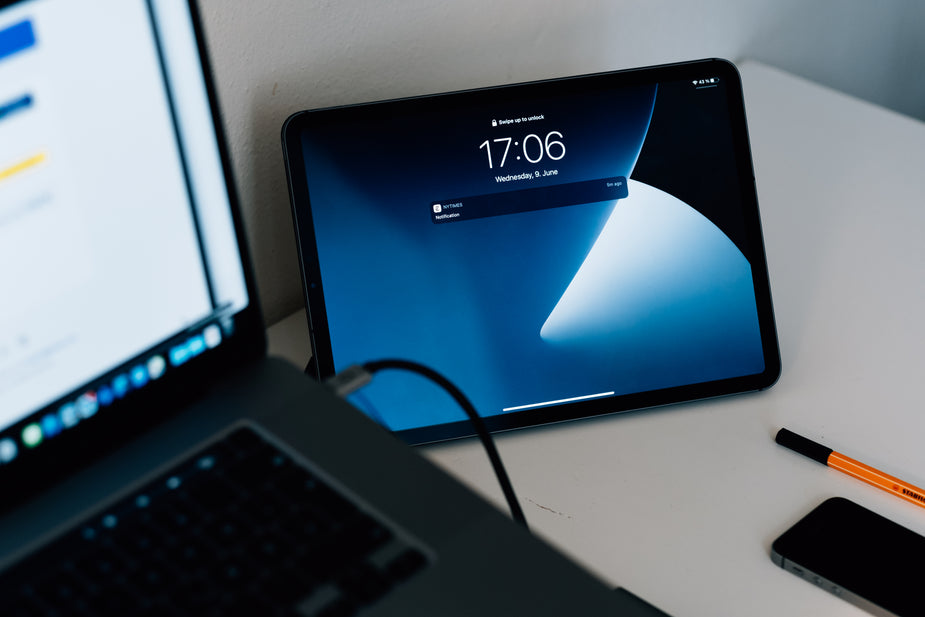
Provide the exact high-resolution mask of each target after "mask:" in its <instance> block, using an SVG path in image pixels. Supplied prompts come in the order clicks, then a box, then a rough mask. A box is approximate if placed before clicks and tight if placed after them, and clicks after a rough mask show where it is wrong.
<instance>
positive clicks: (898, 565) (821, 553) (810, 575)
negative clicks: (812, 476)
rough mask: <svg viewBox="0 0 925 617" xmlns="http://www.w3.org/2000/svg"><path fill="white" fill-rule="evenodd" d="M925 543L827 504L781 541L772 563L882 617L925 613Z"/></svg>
mask: <svg viewBox="0 0 925 617" xmlns="http://www.w3.org/2000/svg"><path fill="white" fill-rule="evenodd" d="M923 554H925V537H923V536H920V535H919V534H917V533H915V532H913V531H911V530H909V529H907V528H905V527H903V526H901V525H899V524H897V523H894V522H893V521H891V520H889V519H887V518H884V517H883V516H880V515H879V514H876V513H874V512H871V511H870V510H867V509H866V508H863V507H861V506H859V505H858V504H856V503H854V502H852V501H849V500H847V499H844V498H842V497H834V498H832V499H828V500H826V501H824V502H823V503H822V504H820V505H819V506H818V507H816V509H815V510H813V511H812V512H810V513H809V514H807V515H806V516H805V517H804V518H803V519H801V520H800V521H799V522H798V523H796V524H795V525H794V526H793V527H791V528H790V529H789V530H787V531H786V532H785V533H784V534H783V535H781V536H780V537H779V538H777V540H775V541H774V544H773V545H772V547H771V558H772V559H773V560H774V561H775V563H777V564H778V565H780V566H781V567H782V568H784V569H785V570H788V571H790V572H792V573H793V574H796V575H797V576H800V577H802V578H805V579H806V580H807V581H809V582H811V583H814V584H816V585H818V586H820V587H822V588H823V589H826V590H827V591H830V592H832V593H834V594H835V595H837V596H840V597H842V598H844V599H845V600H848V601H849V602H852V603H854V604H857V605H859V606H860V607H861V608H864V609H865V610H868V611H871V612H873V613H875V614H881V615H897V616H899V617H909V616H912V615H922V614H923V612H925V600H923V599H922V597H921V594H920V593H919V589H920V587H921V584H922V581H923V580H925V565H923V563H922V561H921V559H920V556H921V555H923Z"/></svg>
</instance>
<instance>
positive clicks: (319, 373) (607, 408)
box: [282, 59, 781, 444]
mask: <svg viewBox="0 0 925 617" xmlns="http://www.w3.org/2000/svg"><path fill="white" fill-rule="evenodd" d="M703 75H716V76H718V77H719V78H720V79H722V80H723V81H724V85H725V87H726V92H727V103H728V108H729V119H730V123H731V126H730V128H731V130H732V137H733V145H734V149H735V160H736V162H737V172H738V184H739V186H740V188H741V198H742V203H743V207H744V209H745V211H744V212H743V219H744V222H745V225H746V233H747V239H748V242H749V244H750V245H751V246H752V247H754V248H753V250H752V251H750V254H749V263H750V265H751V268H752V277H753V282H754V288H755V300H756V305H757V308H758V321H759V329H760V336H761V341H762V347H763V350H762V351H763V356H764V366H765V369H764V371H762V372H761V373H758V374H752V375H746V376H739V377H732V378H727V379H720V380H715V381H708V382H702V383H694V384H687V385H681V386H674V387H669V388H664V389H658V390H650V391H643V392H637V393H629V394H622V395H616V396H611V397H606V398H601V399H595V400H589V401H580V402H572V403H564V404H559V405H555V406H549V407H538V408H533V409H529V410H524V411H516V412H509V413H502V414H498V415H488V416H485V423H486V426H487V427H488V429H489V430H491V431H505V430H511V429H516V428H522V427H527V426H535V425H541V424H549V423H553V422H561V421H566V420H574V419H578V418H583V417H589V416H598V415H603V414H611V413H618V412H625V411H631V410H637V409H643V408H650V407H656V406H662V405H668V404H674V403H681V402H687V401H693V400H700V399H706V398H714V397H719V396H725V395H731V394H739V393H745V392H753V391H758V390H763V389H766V388H768V387H770V386H772V385H773V384H774V383H775V382H776V381H777V379H778V377H779V375H780V370H781V365H780V352H779V348H778V339H777V332H776V326H775V321H774V313H773V307H772V303H771V292H770V283H769V277H768V270H767V259H766V255H765V250H764V241H763V237H762V231H761V222H760V215H759V210H758V199H757V192H756V187H755V181H754V170H753V165H752V158H751V150H750V145H749V140H748V128H747V121H746V117H745V108H744V100H743V95H742V85H741V80H740V77H739V74H738V71H737V70H736V68H735V66H734V65H733V64H732V63H730V62H728V61H725V60H719V59H707V60H698V61H694V62H685V63H678V64H670V65H661V66H653V67H644V68H639V69H630V70H624V71H613V72H607V73H596V74H590V75H581V76H577V77H567V78H561V79H552V80H544V81H538V82H528V83H521V84H514V85H506V86H497V87H491V88H481V89H477V90H467V91H458V92H452V93H446V94H436V95H426V96H420V97H413V98H406V99H395V100H390V101H380V102H374V103H366V104H358V105H347V106H341V107H333V108H325V109H318V110H308V111H303V112H298V113H296V114H293V115H292V116H290V117H289V118H288V119H287V120H286V122H285V124H284V125H283V130H282V142H283V152H284V158H285V164H286V173H287V178H288V184H289V193H290V204H291V207H292V216H293V224H294V228H295V236H296V244H297V249H298V253H299V263H300V268H301V278H302V285H303V292H304V295H305V300H306V307H307V313H308V320H309V332H310V339H311V344H312V363H311V372H312V373H313V374H314V376H315V377H316V378H319V379H324V378H326V377H329V376H331V375H333V374H334V372H335V366H334V359H333V351H332V346H331V337H330V332H329V330H328V319H327V312H326V308H325V302H324V292H323V284H322V276H321V270H320V265H319V263H318V253H317V246H316V243H315V231H314V225H313V221H312V215H311V205H310V200H309V191H308V184H307V182H308V180H307V178H306V170H305V165H304V159H303V154H302V139H301V136H302V134H303V132H304V131H306V130H311V127H312V126H313V124H314V123H325V122H328V121H330V120H338V121H342V120H343V119H344V118H351V117H353V116H355V115H357V114H360V115H362V116H363V117H364V120H368V119H369V117H375V116H376V115H377V114H379V115H380V116H381V117H387V116H388V115H389V114H391V113H392V111H393V110H395V109H401V110H402V113H408V112H409V111H412V112H413V111H414V110H415V109H420V110H425V109H426V110H432V109H434V108H437V107H440V106H441V105H443V106H450V105H452V106H458V105H465V104H467V103H471V104H483V103H485V102H493V101H496V100H497V101H499V102H503V101H509V100H514V99H515V98H522V99H528V98H542V97H543V96H549V95H551V94H556V95H561V94H562V93H563V92H574V93H579V94H580V93H587V92H591V91H595V90H598V89H605V88H606V89H613V88H615V87H622V86H633V85H641V84H650V83H658V82H667V81H677V80H684V79H696V78H699V77H702V76H703ZM376 359H379V358H369V360H376ZM448 377H450V378H451V379H452V375H448ZM396 434H397V435H398V436H399V437H400V438H401V439H403V440H404V441H406V442H408V443H411V444H421V443H429V442H435V441H444V440H449V439H455V438H460V437H466V436H470V435H472V434H474V433H473V430H472V428H471V426H470V424H469V422H468V421H466V420H463V421H459V422H452V423H446V424H436V425H431V426H424V427H420V428H413V429H407V430H400V431H396Z"/></svg>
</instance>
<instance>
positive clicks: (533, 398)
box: [284, 61, 780, 443]
mask: <svg viewBox="0 0 925 617" xmlns="http://www.w3.org/2000/svg"><path fill="white" fill-rule="evenodd" d="M284 149H285V151H286V158H287V171H288V174H289V181H290V189H291V196H292V206H293V216H294V223H295V226H296V234H297V240H298V244H299V252H300V260H301V263H302V272H303V275H304V281H303V282H304V287H305V292H306V298H307V305H308V309H309V315H310V322H311V324H310V325H311V334H312V339H313V354H314V361H315V366H316V367H317V370H318V372H319V375H320V376H321V377H324V376H327V375H330V374H332V373H334V372H336V371H338V370H340V369H342V368H344V367H346V366H349V365H351V364H355V363H362V362H366V361H369V360H375V359H381V358H386V357H397V358H404V359H409V360H414V361H417V362H420V363H423V364H426V365H428V366H430V367H432V368H434V369H436V370H437V371H439V372H441V373H443V374H445V375H446V376H447V377H449V378H450V379H451V380H452V381H454V382H455V383H456V384H457V385H458V386H459V387H460V388H461V389H462V390H463V392H465V393H466V394H467V395H468V396H469V397H470V398H471V399H472V402H473V403H474V405H475V407H476V409H477V410H478V411H479V413H480V414H481V415H482V416H484V417H485V418H486V421H487V424H488V426H489V428H491V429H493V430H503V429H509V428H516V427H520V426H525V425H534V424H540V423H546V422H553V421H559V420H566V419H573V418H577V417H582V416H588V415H597V414H602V413H610V412H614V411H624V410H627V409H635V408H640V407H649V406H653V405H661V404H666V403H675V402H680V401H685V400H691V399H697V398H704V397H711V396H719V395H723V394H731V393H736V392H744V391H750V390H758V389H761V388H765V387H768V386H769V385H771V384H772V383H773V382H774V381H775V380H776V378H777V375H778V374H779V370H780V360H779V354H778V350H777V338H776V334H775V329H774V320H773V314H772V310H771V302H770V291H769V285H768V278H767V266H766V262H765V257H764V248H763V243H762V238H761V229H760V222H759V217H758V209H757V199H756V195H755V184H754V177H753V172H752V164H751V157H750V153H749V148H748V138H747V130H746V125H745V115H744V110H743V104H742V93H741V86H740V83H739V79H738V74H737V72H736V70H735V68H734V67H733V66H732V65H731V64H729V63H727V62H724V61H701V62H694V63H686V64H681V65H671V66H666V67H655V68H648V69H639V70H634V71H624V72H616V73H608V74H598V75H591V76H583V77H576V78H568V79H561V80H552V81H545V82H538V83H531V84H519V85H514V86H505V87H499V88H490V89H483V90H476V91H468V92H459V93H452V94H445V95H436V96H427V97H418V98H413V99H405V100H399V101H389V102H381V103H373V104H365V105H356V106H349V107H340V108H332V109H323V110H314V111H307V112H302V113H299V114H295V115H294V116H292V117H291V118H290V119H289V120H288V121H287V123H286V126H285V127H284ZM353 403H354V404H356V405H357V406H358V407H360V408H361V409H363V410H364V411H365V412H366V413H367V414H368V415H370V416H371V417H373V418H374V419H376V420H377V421H379V422H380V423H382V424H383V425H384V426H386V427H387V428H389V429H391V430H393V431H396V432H398V433H399V434H400V436H401V437H403V438H404V439H406V440H407V441H409V442H412V443H421V442H425V441H433V440H440V439H447V438H454V437H459V436H463V435H467V434H470V433H471V429H470V428H469V426H468V423H467V422H465V421H464V415H463V413H462V411H461V410H460V409H458V408H457V406H456V405H455V403H453V401H452V399H450V398H449V397H448V396H447V395H446V394H445V393H443V392H442V391H441V390H439V389H437V388H435V387H433V386H431V385H429V384H427V383H426V382H424V381H423V380H422V379H421V378H419V377H417V376H414V375H403V374H399V373H391V374H389V375H387V376H382V377H378V378H377V379H376V380H375V381H374V382H373V383H372V384H371V385H370V386H368V387H367V388H366V389H364V390H363V391H362V392H361V394H359V395H355V397H354V399H353Z"/></svg>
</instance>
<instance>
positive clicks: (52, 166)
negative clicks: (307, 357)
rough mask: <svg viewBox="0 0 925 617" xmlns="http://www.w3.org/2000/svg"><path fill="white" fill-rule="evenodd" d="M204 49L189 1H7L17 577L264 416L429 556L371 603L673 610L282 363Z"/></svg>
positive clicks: (10, 558)
mask: <svg viewBox="0 0 925 617" xmlns="http://www.w3.org/2000/svg"><path fill="white" fill-rule="evenodd" d="M91 5H92V6H91ZM91 9H93V10H91ZM204 53H205V48H204V42H203V32H202V27H201V24H200V22H199V18H198V14H197V10H196V7H195V4H194V3H187V2H184V1H182V0H164V1H161V0H150V1H148V2H146V1H143V0H137V1H132V2H126V1H125V0H112V1H111V2H109V3H108V4H107V6H101V4H100V3H99V2H94V3H90V2H74V1H64V0H60V1H58V0H36V1H21V2H2V3H0V258H2V261H0V264H2V265H0V273H2V274H0V282H2V284H3V287H4V290H5V299H4V301H3V303H2V305H0V318H2V321H3V324H4V325H3V327H2V330H0V408H2V417H0V461H2V463H0V491H2V493H3V512H2V513H0V577H7V578H0V584H4V583H3V582H2V581H6V580H8V578H9V577H12V578H13V579H14V580H16V576H17V572H18V568H21V567H22V564H23V563H25V562H27V561H28V560H30V559H33V558H34V557H35V556H36V555H40V554H43V553H42V551H44V550H46V548H47V547H48V546H49V545H50V544H52V543H55V542H58V541H59V539H60V538H62V537H67V534H69V533H71V532H72V531H74V530H75V529H76V530H79V529H81V528H83V529H89V528H90V526H91V525H96V527H95V528H102V527H107V526H112V527H118V523H119V522H120V521H121V520H122V519H119V521H117V520H116V518H115V517H114V516H112V514H111V512H113V510H112V508H114V507H115V506H114V505H113V504H117V503H123V502H125V500H126V499H127V498H130V497H132V496H134V495H139V490H146V489H145V488H144V487H148V486H150V485H151V483H152V482H154V481H156V480H157V479H158V478H161V477H163V476H164V474H165V473H167V474H168V486H170V485H169V482H170V480H172V479H174V477H173V476H169V474H170V473H171V470H172V469H175V468H176V465H177V464H178V462H179V461H182V460H185V458H186V457H188V456H189V455H190V454H191V453H193V452H198V451H200V449H201V448H203V447H208V445H209V444H210V443H213V442H214V441H215V440H217V439H221V438H222V436H223V435H226V434H228V433H229V431H231V430H232V429H233V428H235V427H241V426H246V427H249V429H250V430H253V431H256V433H258V434H259V435H261V436H263V437H265V438H266V440H267V441H268V442H272V444H274V445H275V446H276V447H278V448H279V449H280V451H282V452H284V453H285V456H287V457H289V458H290V459H291V460H292V461H295V462H296V463H298V466H299V467H308V468H311V470H312V473H315V474H317V475H318V476H320V477H322V478H324V479H325V481H326V482H327V483H329V484H330V485H331V486H332V487H333V488H334V489H335V490H336V491H338V492H341V493H343V494H344V495H346V496H348V497H349V498H350V499H351V500H353V501H355V502H356V503H357V504H359V505H360V507H362V508H363V509H365V511H368V512H369V513H371V514H374V515H375V516H377V517H380V516H381V518H382V519H383V520H385V521H387V523H388V525H389V526H390V528H391V529H393V530H395V532H396V533H400V534H402V535H403V536H407V538H408V542H409V543H411V544H413V545H414V546H415V547H418V548H419V549H420V551H421V552H422V553H424V554H426V557H427V566H426V567H425V568H423V569H422V571H421V572H420V573H418V574H417V575H416V576H415V577H414V578H412V579H410V580H408V581H407V583H405V584H403V585H400V586H399V587H397V588H396V589H395V590H394V591H393V592H391V593H389V595H387V596H385V597H383V598H381V599H379V601H377V602H375V603H370V604H369V605H366V606H364V608H363V610H362V612H361V613H360V614H363V615H371V616H376V615H381V616H387V615H415V614H421V615H425V614H426V615H432V614H443V615H474V614H478V615H493V614H498V615H501V614H503V615H509V614H520V613H525V612H529V613H531V614H535V615H561V614H571V613H575V612H580V613H582V614H608V615H656V614H661V613H659V612H658V611H657V610H655V609H653V608H651V607H650V606H648V605H647V604H645V603H644V602H642V601H640V600H638V599H637V598H635V597H634V596H632V595H631V594H629V593H626V592H619V593H615V592H614V591H613V590H612V589H611V588H609V587H608V586H607V585H604V584H603V583H602V582H600V581H599V580H597V579H595V578H594V577H592V576H590V575H589V574H588V573H587V572H585V571H584V570H583V569H581V568H580V567H578V566H576V565H575V564H574V563H572V562H571V561H569V560H568V559H566V558H564V557H563V556H561V555H560V554H559V553H557V552H556V551H554V550H553V549H551V548H550V547H548V546H547V545H546V544H544V543H543V542H541V541H539V540H537V539H536V538H534V537H533V536H531V535H530V534H529V533H527V532H526V531H525V530H523V529H521V528H519V527H517V526H516V525H514V524H513V523H512V522H511V521H510V520H509V519H508V518H507V517H506V516H505V515H504V514H502V513H500V512H498V511H497V510H496V509H495V508H493V507H492V506H490V505H489V504H487V503H486V502H484V501H483V500H481V499H480V498H478V497H476V496H475V495H474V494H472V493H471V492H470V491H469V490H467V489H466V488H464V487H462V486H461V485H460V484H458V483H457V482H455V481H454V480H452V479H451V478H449V477H448V476H447V475H446V474H444V473H443V472H442V471H440V470H438V469H437V468H435V467H434V466H433V465H431V464H429V463H428V462H426V461H425V460H423V459H422V458H421V457H419V456H418V455H417V454H416V453H415V452H413V451H412V450H410V449H409V448H407V447H406V446H405V445H403V444H401V443H400V442H399V441H398V440H397V439H395V438H394V437H393V436H391V435H389V434H388V433H387V432H385V431H384V430H383V429H381V428H380V427H379V426H377V425H375V424H374V423H373V422H372V421H370V420H368V419H367V418H366V417H365V416H364V415H363V414H362V413H360V412H358V411H356V410H355V409H354V408H353V407H352V406H350V405H349V404H347V403H346V402H343V401H341V400H340V399H338V398H336V397H334V396H333V395H332V394H330V393H329V392H328V391H327V390H326V389H325V388H324V387H323V386H321V385H319V384H317V383H316V382H313V381H312V380H310V379H307V378H305V377H304V375H303V374H302V373H301V371H300V370H299V369H297V368H296V367H293V366H291V365H288V364H286V363H285V362H283V361H281V360H276V359H270V358H267V357H266V356H265V347H266V342H265V338H264V332H263V323H262V318H261V315H260V312H259V308H258V306H257V301H256V291H255V286H254V281H253V274H252V272H251V270H250V267H249V265H248V256H247V253H246V247H245V242H244V237H243V232H242V228H241V225H240V214H239V212H238V210H237V203H236V197H235V195H234V188H233V183H232V182H231V179H230V173H229V161H228V155H227V151H226V148H225V145H224V142H223V138H222V132H221V127H220V126H219V122H218V120H217V106H216V102H215V97H214V91H213V87H212V84H211V81H210V75H209V72H208V68H207V65H206V61H205V59H204ZM200 460H205V459H200ZM514 481H515V484H516V478H515V479H514ZM138 507H141V506H140V505H139V506H138ZM52 565H53V564H49V567H51V566H52ZM295 574H298V573H295ZM4 590H5V591H9V588H4ZM158 592H159V593H161V594H162V595H166V596H168V597H169V595H170V593H171V591H170V590H169V589H166V590H165V589H159V590H158ZM7 597H9V596H7ZM39 604H42V598H41V597H39ZM75 606H76V605H75ZM276 608H277V609H278V611H276V612H279V613H280V614H303V615H307V614H315V613H313V612H311V611H309V608H308V607H307V606H306V603H305V602H304V601H302V602H297V603H296V604H294V605H286V606H279V607H276ZM81 610H83V609H81ZM65 612H68V611H67V609H65ZM213 612H214V611H213ZM76 613H77V609H76V608H75V614H76ZM81 614H89V611H88V610H85V611H83V613H81ZM203 614H208V613H203Z"/></svg>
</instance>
